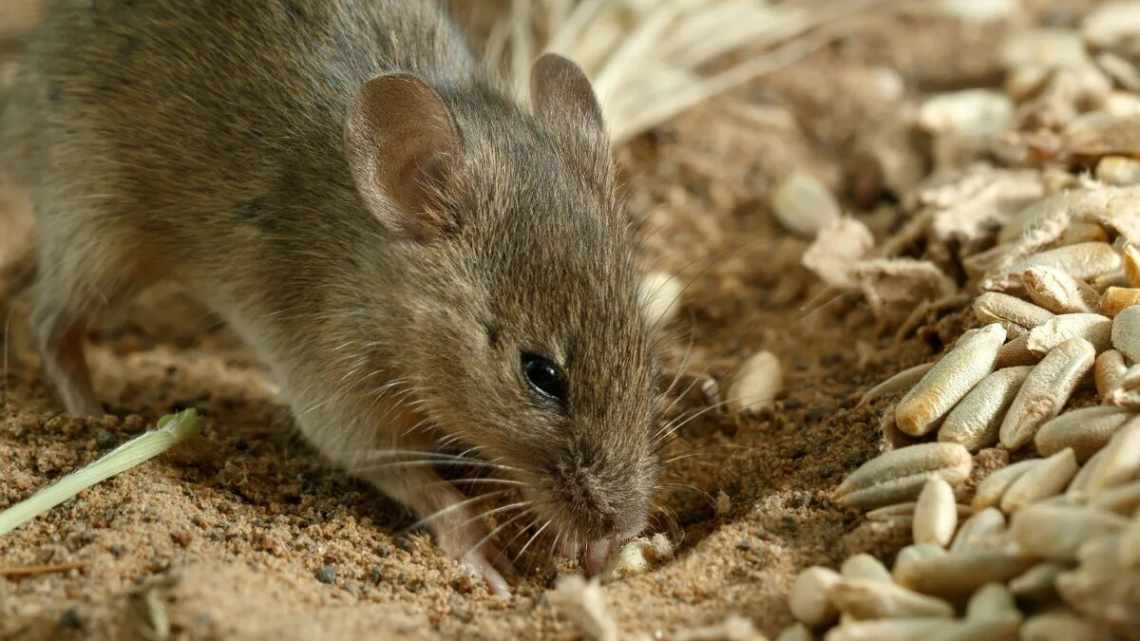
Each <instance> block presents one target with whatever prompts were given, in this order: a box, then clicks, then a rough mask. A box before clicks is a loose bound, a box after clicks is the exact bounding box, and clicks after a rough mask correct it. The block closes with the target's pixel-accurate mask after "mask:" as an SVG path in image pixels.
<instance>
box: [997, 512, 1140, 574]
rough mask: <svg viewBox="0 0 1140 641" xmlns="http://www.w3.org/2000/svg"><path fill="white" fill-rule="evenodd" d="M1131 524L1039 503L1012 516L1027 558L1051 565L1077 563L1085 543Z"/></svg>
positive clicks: (1111, 516)
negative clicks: (1080, 549) (1049, 562)
mask: <svg viewBox="0 0 1140 641" xmlns="http://www.w3.org/2000/svg"><path fill="white" fill-rule="evenodd" d="M1126 525H1128V520H1127V519H1125V518H1124V517H1121V516H1119V515H1116V514H1111V513H1109V512H1102V511H1100V510H1096V509H1092V508H1088V507H1071V506H1062V505H1049V504H1045V503H1039V504H1037V505H1031V506H1029V507H1027V508H1025V509H1023V510H1019V511H1018V512H1017V513H1015V514H1014V515H1013V519H1012V522H1011V524H1010V530H1011V531H1012V532H1013V538H1014V540H1015V541H1017V544H1018V545H1019V546H1021V549H1022V550H1024V551H1025V552H1026V553H1027V554H1032V555H1034V556H1038V557H1042V558H1045V559H1049V560H1050V561H1076V560H1077V550H1078V549H1079V548H1080V547H1081V544H1082V543H1084V542H1085V541H1089V540H1092V539H1094V538H1097V537H1100V536H1105V535H1108V534H1117V533H1119V532H1120V531H1121V530H1123V529H1124V527H1125V526H1126Z"/></svg>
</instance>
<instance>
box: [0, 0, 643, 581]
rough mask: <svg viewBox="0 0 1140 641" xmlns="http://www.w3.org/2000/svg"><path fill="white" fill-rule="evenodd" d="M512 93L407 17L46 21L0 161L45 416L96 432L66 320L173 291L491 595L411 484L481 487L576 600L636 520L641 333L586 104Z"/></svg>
mask: <svg viewBox="0 0 1140 641" xmlns="http://www.w3.org/2000/svg"><path fill="white" fill-rule="evenodd" d="M531 94H532V100H531V102H532V104H531V106H530V109H527V108H525V107H523V106H522V105H520V104H518V102H517V101H516V100H515V99H514V98H513V97H511V96H510V95H509V93H508V92H506V91H505V90H504V89H503V88H502V87H501V86H500V85H499V83H497V82H495V81H494V80H493V79H492V77H491V74H489V73H487V72H485V71H484V70H483V69H481V67H480V66H479V64H478V63H477V61H476V59H475V57H474V56H473V55H472V53H471V51H470V50H469V48H468V46H467V45H466V44H465V41H464V39H463V37H462V36H461V34H460V32H459V30H458V29H457V27H456V26H455V25H454V24H453V23H452V22H451V21H450V19H449V18H448V17H447V15H446V14H445V12H444V11H443V10H442V9H440V8H439V7H437V6H436V5H435V4H433V3H431V2H428V1H422V2H420V1H396V0H202V1H199V2H185V1H183V0H149V1H147V2H135V1H133V0H98V1H94V0H84V1H82V2H80V1H78V0H49V1H48V3H47V6H46V7H45V11H44V21H43V22H42V24H41V25H40V26H39V27H38V28H37V30H36V31H35V32H34V33H33V34H32V36H31V38H30V40H29V44H28V52H27V58H26V65H25V69H24V71H23V72H22V75H21V77H20V78H19V79H18V81H17V85H16V87H15V88H14V90H13V92H12V95H10V96H8V97H7V101H6V103H7V104H6V109H5V111H4V113H3V116H2V118H3V120H2V129H0V136H2V137H3V140H2V141H0V143H2V149H3V154H4V160H5V164H6V165H7V167H8V169H9V170H10V171H11V172H12V173H14V174H15V177H16V178H17V180H18V181H19V183H20V184H22V185H23V186H24V187H26V188H27V189H28V192H29V193H30V195H31V198H32V201H33V203H34V206H35V210H36V212H37V213H36V215H37V221H38V242H39V247H38V252H39V274H38V278H39V282H38V298H37V303H36V307H35V312H34V317H33V323H34V325H35V327H36V331H37V334H38V341H39V346H40V349H41V352H42V356H43V362H44V365H45V369H46V371H47V373H48V375H49V377H50V378H51V380H52V381H53V383H54V384H55V386H56V388H57V390H58V392H59V394H60V396H61V398H62V401H63V402H64V404H65V405H66V407H67V409H68V410H69V411H70V412H71V413H73V414H78V415H89V414H99V413H102V411H103V410H102V408H101V406H100V405H99V403H98V402H97V400H96V394H95V391H94V390H93V389H92V384H91V379H90V376H89V372H88V369H87V364H86V360H85V358H84V353H83V341H84V334H85V328H86V327H87V325H88V322H89V320H90V319H91V318H93V316H94V315H96V314H99V313H102V312H105V311H107V310H108V309H110V308H114V307H116V306H119V305H120V304H121V303H123V301H124V300H126V299H128V298H129V297H130V296H131V295H133V294H135V293H136V292H138V291H139V290H140V289H142V288H143V287H146V286H148V285H150V284H151V283H154V282H156V281H158V280H160V279H174V280H176V281H178V282H179V283H181V284H182V285H184V286H185V287H186V288H187V290H188V291H189V292H190V293H191V294H192V295H194V296H195V297H196V298H198V299H200V300H201V301H202V302H203V303H205V304H206V305H207V306H208V307H210V308H211V309H212V310H214V311H215V312H216V313H218V314H219V315H220V316H222V317H223V318H224V319H225V320H226V321H227V322H228V323H229V325H230V326H232V328H233V329H234V330H235V331H236V332H237V333H238V334H239V335H240V336H241V337H242V338H243V340H244V341H246V342H247V343H248V344H249V345H250V346H251V347H252V348H253V349H254V350H255V351H256V353H257V354H258V356H259V358H260V359H261V360H262V361H263V362H264V363H265V364H266V365H267V367H268V368H269V369H270V371H271V373H272V375H273V377H274V379H275V381H276V382H277V383H278V384H279V386H280V388H281V390H282V392H281V393H282V395H283V397H284V398H285V399H286V400H287V401H288V403H289V405H290V406H291V408H292V410H293V412H294V414H295V416H296V419H297V422H298V424H299V426H300V428H301V430H302V431H303V432H304V434H305V435H306V437H307V438H308V439H309V440H310V441H311V442H312V443H313V444H314V445H315V446H316V447H317V448H318V449H319V450H320V451H321V452H322V453H323V454H324V455H326V456H327V457H328V458H330V459H331V460H333V461H334V462H335V463H337V464H339V465H341V466H343V467H344V468H346V469H348V470H349V471H350V472H352V473H354V474H356V475H358V476H359V477H362V478H364V479H366V480H368V481H370V482H371V483H373V484H375V485H376V486H377V487H378V488H380V489H381V490H382V491H384V492H385V493H387V494H388V495H390V496H392V497H394V498H395V499H397V500H399V501H401V502H402V503H403V504H405V505H407V506H408V507H409V508H411V509H412V510H413V511H414V512H415V513H416V514H417V515H419V516H420V517H422V518H423V519H424V521H425V522H426V523H427V524H428V525H430V526H431V528H432V529H433V531H434V533H435V535H436V538H437V541H438V543H439V545H440V546H441V547H442V548H443V550H445V551H446V552H447V553H448V554H450V555H451V556H453V557H454V558H457V559H460V560H461V561H462V562H463V563H465V564H466V566H467V567H469V568H470V569H473V570H474V571H476V572H478V573H479V574H481V575H482V576H483V577H485V578H486V579H487V580H488V582H489V584H490V585H491V587H492V588H493V589H494V590H495V591H497V592H500V593H503V592H506V591H507V589H508V587H507V584H506V582H505V581H504V580H503V576H502V574H500V570H502V571H506V570H507V569H508V568H509V565H510V564H509V562H508V559H507V557H506V556H505V555H504V554H502V553H501V552H500V548H499V547H497V546H496V544H495V543H494V540H495V539H494V537H492V536H490V534H495V532H494V531H492V532H490V533H489V532H488V529H487V528H486V526H485V525H484V524H483V519H481V518H479V515H480V514H481V510H482V509H483V508H482V507H477V506H486V505H487V504H486V503H485V502H480V501H479V500H474V501H472V500H470V499H467V498H466V497H465V496H464V495H463V494H461V493H460V492H459V491H458V490H457V489H456V487H455V486H454V485H453V484H452V483H449V482H444V481H442V480H441V477H440V476H439V475H438V473H437V468H439V467H440V466H447V465H453V464H456V463H464V464H470V465H472V466H474V468H475V469H476V470H483V469H486V470H489V471H492V472H495V473H496V478H497V479H498V480H488V481H487V483H488V484H489V487H491V488H492V489H493V490H495V491H497V492H498V493H499V494H500V495H502V494H504V493H507V492H510V493H514V496H515V498H513V499H508V503H507V506H508V507H505V508H502V509H501V510H500V511H499V515H500V522H503V523H505V522H508V521H510V522H514V523H515V524H516V525H527V524H529V526H530V529H529V530H527V531H526V532H527V533H526V534H525V535H524V536H523V537H522V538H520V541H523V540H527V539H529V541H527V544H528V545H529V544H530V543H531V542H533V541H534V540H535V539H536V538H538V537H539V536H544V537H549V538H548V539H546V540H547V541H548V542H549V544H550V547H551V548H552V549H553V548H555V547H557V548H559V549H561V550H564V551H573V553H578V552H582V557H583V562H584V564H585V565H586V566H587V567H586V569H587V570H588V571H590V572H596V571H597V570H598V569H599V567H600V565H601V563H603V562H604V561H605V558H606V554H607V552H608V551H609V550H611V549H613V546H614V545H615V544H617V543H620V542H621V541H622V540H624V539H626V538H628V537H631V536H633V535H635V534H636V533H638V532H639V531H640V530H642V529H643V528H644V527H645V525H646V522H647V516H648V513H649V510H650V505H651V499H652V494H653V491H654V487H655V484H656V478H657V476H658V473H659V466H660V462H659V459H658V456H657V450H658V449H659V448H658V445H659V443H658V437H657V434H658V433H657V431H656V422H657V421H656V416H657V414H658V407H659V396H658V391H657V387H656V386H655V380H656V375H655V372H656V365H655V360H654V346H655V340H656V338H655V336H656V331H655V328H654V327H653V326H652V323H651V322H649V321H648V319H647V317H646V315H645V312H644V311H643V310H642V309H641V308H640V307H639V305H638V297H637V287H638V282H639V280H640V274H639V272H638V269H637V267H636V265H635V260H634V243H635V238H634V233H633V232H632V227H631V225H630V224H629V220H628V219H627V216H626V214H625V212H624V209H623V206H622V204H621V202H620V201H619V198H618V197H617V195H616V190H615V176H614V168H613V164H612V159H611V154H610V150H609V148H608V145H607V138H606V134H605V129H604V125H603V122H602V117H601V111H600V109H599V106H598V104H597V102H596V100H595V97H594V94H593V92H592V90H591V88H590V86H589V83H588V81H587V79H586V77H585V76H584V75H583V73H582V72H581V71H580V70H579V69H578V67H577V66H575V65H574V64H573V63H571V62H570V61H568V60H566V59H564V58H561V57H559V56H556V55H550V54H548V55H545V56H543V57H541V58H540V59H539V60H538V61H537V62H536V63H535V65H534V67H533V69H532V75H531ZM446 451H450V452H460V454H445V453H441V452H446ZM476 457H477V458H476ZM500 498H502V497H501V496H500ZM507 543H508V544H509V542H507Z"/></svg>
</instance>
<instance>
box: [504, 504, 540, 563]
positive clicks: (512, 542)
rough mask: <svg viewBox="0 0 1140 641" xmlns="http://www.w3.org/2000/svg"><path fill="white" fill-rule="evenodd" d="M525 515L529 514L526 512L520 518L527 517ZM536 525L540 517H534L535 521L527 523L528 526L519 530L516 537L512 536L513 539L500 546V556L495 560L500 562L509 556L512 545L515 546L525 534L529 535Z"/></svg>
mask: <svg viewBox="0 0 1140 641" xmlns="http://www.w3.org/2000/svg"><path fill="white" fill-rule="evenodd" d="M525 514H527V513H526V512H523V513H522V514H520V515H519V516H522V515H525ZM535 523H538V517H537V516H536V517H534V518H533V519H531V521H530V523H527V524H526V525H524V526H523V527H520V528H519V530H518V532H515V535H514V536H512V537H511V538H509V539H507V542H506V543H504V544H502V545H500V546H499V554H498V556H496V557H495V560H496V561H498V560H499V559H501V558H502V557H504V556H506V554H507V550H509V549H510V548H511V545H513V544H514V542H515V541H517V540H518V538H519V537H520V536H522V535H523V534H526V533H527V532H528V531H529V530H530V528H532V527H534V524H535Z"/></svg>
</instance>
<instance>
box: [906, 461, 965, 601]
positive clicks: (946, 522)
mask: <svg viewBox="0 0 1140 641" xmlns="http://www.w3.org/2000/svg"><path fill="white" fill-rule="evenodd" d="M957 527H958V508H957V504H956V503H955V501H954V489H953V488H951V487H950V484H949V483H947V482H946V480H945V479H943V478H942V477H941V476H932V477H931V478H929V479H927V481H926V484H925V485H924V486H923V487H922V492H921V493H919V495H918V501H917V502H916V503H915V508H914V523H913V524H912V530H913V533H914V542H915V543H933V544H935V545H940V546H942V547H946V545H947V544H949V543H950V539H951V537H953V536H954V530H955V528H957ZM916 614H917V613H916Z"/></svg>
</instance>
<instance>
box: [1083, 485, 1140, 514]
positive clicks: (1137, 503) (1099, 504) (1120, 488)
mask: <svg viewBox="0 0 1140 641" xmlns="http://www.w3.org/2000/svg"><path fill="white" fill-rule="evenodd" d="M1089 507H1095V508H1098V509H1101V510H1104V511H1106V512H1115V513H1116V514H1119V515H1121V516H1131V515H1132V514H1136V512H1137V510H1140V481H1133V482H1131V483H1127V484H1125V485H1117V486H1115V487H1112V488H1109V489H1106V490H1102V491H1100V492H1098V493H1096V494H1095V495H1093V496H1092V497H1091V498H1090V499H1089Z"/></svg>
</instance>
